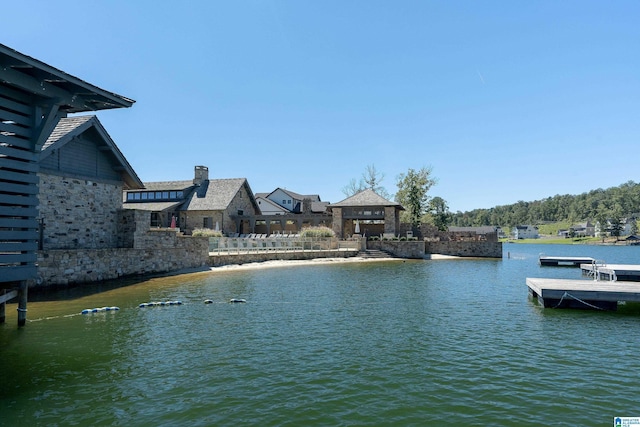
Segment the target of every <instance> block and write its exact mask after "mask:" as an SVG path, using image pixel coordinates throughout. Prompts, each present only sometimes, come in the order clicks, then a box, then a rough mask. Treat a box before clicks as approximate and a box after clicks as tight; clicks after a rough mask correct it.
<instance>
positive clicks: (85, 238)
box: [38, 115, 142, 250]
mask: <svg viewBox="0 0 640 427" xmlns="http://www.w3.org/2000/svg"><path fill="white" fill-rule="evenodd" d="M39 165H40V172H39V173H38V178H39V180H40V193H39V195H38V200H39V211H38V221H39V223H40V236H39V238H40V244H39V246H40V248H41V249H44V250H49V249H70V248H78V249H97V248H115V247H118V243H119V242H118V211H119V210H120V209H122V191H123V190H130V189H139V188H142V182H141V181H140V179H139V178H138V176H137V175H136V173H135V172H134V170H133V168H132V167H131V165H130V164H129V163H128V162H127V160H126V159H125V157H124V156H123V155H122V153H121V152H120V150H119V149H118V147H117V146H116V144H115V142H114V141H113V140H112V139H111V137H110V136H109V134H108V133H107V131H106V130H105V128H104V127H103V126H102V124H101V123H100V121H99V120H98V118H97V117H96V116H93V115H85V116H75V117H65V118H62V119H60V121H59V122H58V124H57V125H56V127H55V129H54V130H53V132H51V134H50V135H49V137H48V138H47V140H46V142H45V143H44V145H43V147H42V150H41V152H40V154H39Z"/></svg>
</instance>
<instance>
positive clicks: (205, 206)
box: [182, 178, 260, 212]
mask: <svg viewBox="0 0 640 427" xmlns="http://www.w3.org/2000/svg"><path fill="white" fill-rule="evenodd" d="M243 186H246V190H247V193H248V194H249V197H250V198H251V199H253V201H252V203H253V205H254V206H255V209H256V211H258V212H259V211H260V208H259V207H258V204H257V203H256V201H255V199H254V198H253V192H252V191H251V188H249V183H248V182H247V180H246V178H229V179H210V180H208V181H204V182H203V183H202V185H200V186H199V187H196V189H195V190H194V192H193V193H192V194H191V197H190V199H189V200H188V201H187V202H186V203H185V204H184V206H183V208H182V209H183V210H189V211H222V210H225V209H227V207H228V206H229V205H230V204H231V201H232V200H233V198H234V197H235V196H236V194H238V192H239V191H240V190H241V188H242V187H243Z"/></svg>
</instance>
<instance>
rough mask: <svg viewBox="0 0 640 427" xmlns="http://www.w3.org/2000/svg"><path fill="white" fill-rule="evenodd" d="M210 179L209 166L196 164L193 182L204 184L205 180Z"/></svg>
mask: <svg viewBox="0 0 640 427" xmlns="http://www.w3.org/2000/svg"><path fill="white" fill-rule="evenodd" d="M208 180H209V168H208V167H206V166H196V168H195V171H194V177H193V183H194V184H195V185H202V183H203V182H204V181H208Z"/></svg>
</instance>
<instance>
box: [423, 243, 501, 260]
mask: <svg viewBox="0 0 640 427" xmlns="http://www.w3.org/2000/svg"><path fill="white" fill-rule="evenodd" d="M424 243H425V253H427V254H442V255H453V256H460V257H481V258H502V242H451V241H449V242H424Z"/></svg>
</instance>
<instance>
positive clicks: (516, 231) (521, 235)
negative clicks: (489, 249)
mask: <svg viewBox="0 0 640 427" xmlns="http://www.w3.org/2000/svg"><path fill="white" fill-rule="evenodd" d="M538 237H539V235H538V227H536V226H533V225H516V226H515V227H513V238H514V239H537V238H538Z"/></svg>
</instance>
